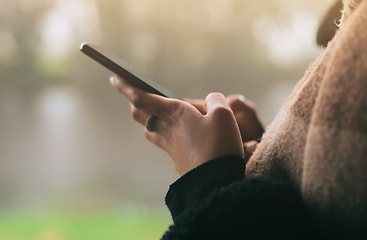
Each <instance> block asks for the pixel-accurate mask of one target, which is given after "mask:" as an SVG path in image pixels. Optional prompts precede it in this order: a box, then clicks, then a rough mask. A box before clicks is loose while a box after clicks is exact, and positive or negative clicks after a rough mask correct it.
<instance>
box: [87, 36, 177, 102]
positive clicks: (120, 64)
mask: <svg viewBox="0 0 367 240" xmlns="http://www.w3.org/2000/svg"><path fill="white" fill-rule="evenodd" d="M80 51H82V52H83V53H85V54H86V55H88V56H89V57H91V58H92V59H94V60H95V61H97V62H98V63H100V64H102V65H103V66H105V67H106V68H108V69H109V70H111V71H112V72H114V73H115V74H117V75H118V76H120V77H122V78H123V79H124V80H125V81H127V82H128V83H129V84H131V85H132V86H134V87H136V88H139V89H141V90H143V91H146V92H149V93H153V94H157V95H160V96H163V97H170V98H177V97H175V95H174V94H172V93H171V92H170V91H168V90H167V89H165V88H163V87H161V86H159V84H158V83H156V82H154V81H153V80H151V79H149V78H147V77H146V76H144V75H142V74H141V73H139V72H137V71H136V70H135V69H133V68H132V67H131V66H129V65H128V64H126V63H125V62H124V61H122V60H119V59H117V58H113V57H111V56H107V54H106V53H103V52H102V51H101V50H97V48H96V47H94V46H91V45H89V44H88V43H82V44H81V45H80Z"/></svg>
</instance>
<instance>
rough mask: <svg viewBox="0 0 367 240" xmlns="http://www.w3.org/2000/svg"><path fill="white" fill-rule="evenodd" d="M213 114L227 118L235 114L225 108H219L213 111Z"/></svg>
mask: <svg viewBox="0 0 367 240" xmlns="http://www.w3.org/2000/svg"><path fill="white" fill-rule="evenodd" d="M213 114H214V115H216V116H222V117H227V116H232V114H233V112H232V110H231V109H229V108H227V107H225V106H219V107H216V108H215V109H214V110H213Z"/></svg>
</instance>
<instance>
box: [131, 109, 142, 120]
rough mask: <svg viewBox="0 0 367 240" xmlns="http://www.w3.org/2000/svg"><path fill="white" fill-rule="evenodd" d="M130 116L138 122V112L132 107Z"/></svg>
mask: <svg viewBox="0 0 367 240" xmlns="http://www.w3.org/2000/svg"><path fill="white" fill-rule="evenodd" d="M131 116H132V118H133V119H134V120H138V119H139V116H140V114H139V110H138V109H137V108H136V107H132V108H131Z"/></svg>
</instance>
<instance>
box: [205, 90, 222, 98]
mask: <svg viewBox="0 0 367 240" xmlns="http://www.w3.org/2000/svg"><path fill="white" fill-rule="evenodd" d="M219 97H224V96H223V94H222V93H219V92H212V93H209V94H208V95H207V96H206V99H209V98H219Z"/></svg>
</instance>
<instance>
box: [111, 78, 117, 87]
mask: <svg viewBox="0 0 367 240" xmlns="http://www.w3.org/2000/svg"><path fill="white" fill-rule="evenodd" d="M110 83H111V86H112V87H114V88H115V87H116V86H115V77H110Z"/></svg>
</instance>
